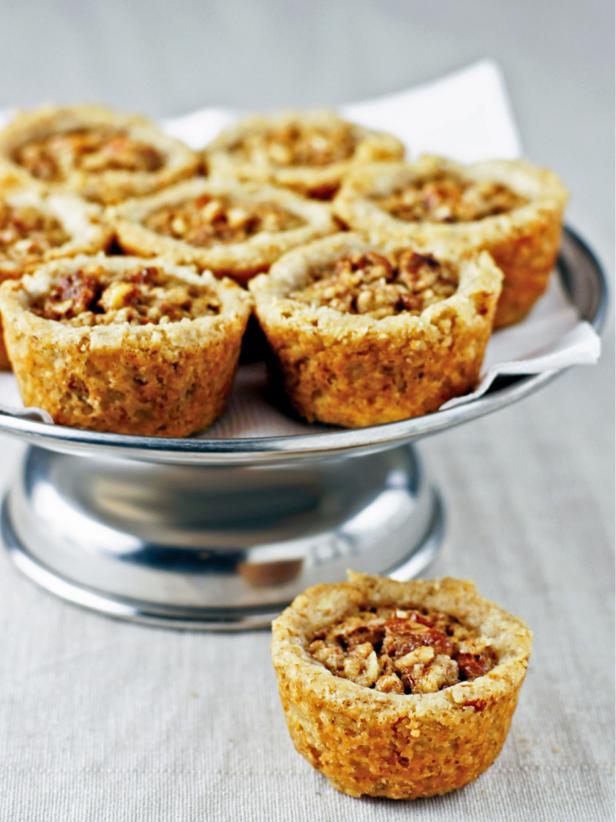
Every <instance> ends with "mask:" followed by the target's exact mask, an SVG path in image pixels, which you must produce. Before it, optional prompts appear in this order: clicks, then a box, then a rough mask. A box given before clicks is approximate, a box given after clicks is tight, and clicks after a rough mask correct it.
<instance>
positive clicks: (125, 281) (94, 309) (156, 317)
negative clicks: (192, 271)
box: [30, 266, 221, 326]
mask: <svg viewBox="0 0 616 822" xmlns="http://www.w3.org/2000/svg"><path fill="white" fill-rule="evenodd" d="M30 310H31V311H32V312H34V313H35V314H37V315H38V316H39V317H44V318H45V319H47V320H56V321H58V322H62V323H65V324H67V325H74V326H95V325H112V324H114V323H131V324H133V325H146V324H148V323H154V324H160V325H164V324H166V323H171V322H178V321H179V320H183V319H195V318H196V317H202V316H207V315H215V314H219V313H220V311H221V304H220V301H219V299H218V297H217V296H216V295H215V294H213V293H212V292H210V291H208V290H207V289H206V288H205V287H200V286H194V285H191V284H189V283H185V282H182V281H181V280H178V279H175V278H173V277H171V276H168V275H167V274H165V272H164V271H163V270H162V269H160V268H156V267H154V266H147V267H143V268H135V270H134V271H122V272H111V271H108V270H107V269H105V268H103V267H100V268H96V269H94V268H89V269H79V270H77V271H74V272H70V273H68V274H64V275H62V276H61V277H59V278H57V279H56V281H55V282H54V283H53V285H52V287H51V288H50V290H49V291H48V293H47V294H45V295H42V296H40V297H37V298H36V299H34V300H32V302H31V305H30Z"/></svg>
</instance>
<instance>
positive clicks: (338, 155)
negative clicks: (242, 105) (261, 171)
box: [230, 123, 357, 168]
mask: <svg viewBox="0 0 616 822" xmlns="http://www.w3.org/2000/svg"><path fill="white" fill-rule="evenodd" d="M356 143H357V141H356V138H355V133H354V130H353V127H352V126H351V125H350V124H348V123H339V124H336V125H331V126H328V127H324V126H321V127H319V126H314V125H304V124H300V123H288V124H286V125H284V126H280V127H278V128H270V129H267V130H266V131H259V132H255V133H254V134H250V135H246V136H244V137H242V138H241V139H240V140H238V141H237V142H236V143H234V144H233V145H232V146H230V151H231V152H232V153H233V154H236V155H240V156H241V157H242V158H243V159H245V160H246V161H247V162H253V163H256V164H267V165H274V166H280V167H282V168H285V167H289V166H314V167H320V166H328V165H331V164H332V163H338V162H341V161H343V160H348V159H349V157H351V156H352V155H353V153H354V151H355V148H356Z"/></svg>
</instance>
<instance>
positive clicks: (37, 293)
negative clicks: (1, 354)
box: [0, 255, 250, 437]
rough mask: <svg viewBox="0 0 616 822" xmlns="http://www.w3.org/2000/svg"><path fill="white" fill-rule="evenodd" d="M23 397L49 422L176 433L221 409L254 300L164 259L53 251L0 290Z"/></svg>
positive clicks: (0, 308) (123, 431) (8, 341)
mask: <svg viewBox="0 0 616 822" xmlns="http://www.w3.org/2000/svg"><path fill="white" fill-rule="evenodd" d="M0 313H1V314H2V320H3V323H4V329H5V339H6V345H7V348H8V352H9V356H10V358H11V362H12V364H13V370H14V371H15V376H16V378H17V384H18V387H19V391H20V393H21V396H22V399H23V401H24V403H25V404H26V405H28V406H37V407H39V408H43V409H45V410H46V411H48V412H49V413H50V414H51V416H52V417H53V419H54V421H55V422H56V423H59V424H62V425H71V426H76V427H78V428H90V429H94V430H97V431H111V432H114V433H119V434H140V435H148V436H169V437H182V436H187V435H189V434H192V433H194V432H195V431H198V430H200V429H202V428H205V427H206V426H208V425H210V424H211V423H212V422H213V421H214V420H215V419H216V418H217V417H218V416H219V415H220V414H221V413H222V411H223V409H224V407H225V403H226V400H227V397H228V395H229V392H230V390H231V385H232V382H233V377H234V374H235V369H236V366H237V361H238V356H239V351H240V344H241V340H242V335H243V333H244V329H245V327H246V323H247V321H248V316H249V314H250V298H249V296H248V295H247V294H246V292H244V291H243V290H242V289H241V288H239V286H237V285H235V283H232V282H231V281H230V280H222V281H221V280H217V279H216V278H215V277H213V276H212V275H211V274H207V273H204V274H202V275H200V276H199V275H197V274H196V273H195V272H194V271H193V270H192V269H189V268H180V267H177V266H174V265H171V264H170V263H168V262H166V261H164V260H157V259H154V260H148V261H147V262H146V261H144V260H141V259H138V258H133V257H104V256H102V255H100V256H97V257H76V258H74V259H71V260H58V261H56V262H53V263H48V264H46V265H44V266H42V267H40V268H38V269H37V270H36V272H35V273H34V274H31V275H29V276H27V277H24V278H23V279H22V280H20V281H9V282H6V283H4V285H3V286H2V287H1V288H0Z"/></svg>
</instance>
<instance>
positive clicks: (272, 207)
mask: <svg viewBox="0 0 616 822" xmlns="http://www.w3.org/2000/svg"><path fill="white" fill-rule="evenodd" d="M110 221H111V223H112V225H113V226H114V228H115V231H116V235H117V238H118V241H119V243H120V245H121V246H122V248H123V249H125V250H126V251H127V252H128V253H131V254H138V255H141V256H150V255H154V254H161V255H165V256H166V257H168V258H169V259H172V260H176V261H177V262H181V263H191V264H193V265H196V266H197V267H198V268H200V269H208V270H209V271H213V272H214V273H215V274H218V275H223V274H224V275H227V276H229V277H232V278H233V279H234V280H237V281H239V282H241V283H244V282H246V281H247V280H248V279H249V278H250V277H252V276H254V274H256V273H258V272H260V271H264V270H266V269H268V268H269V267H270V265H271V264H272V263H273V262H275V261H276V260H277V259H278V257H280V256H281V255H282V254H284V253H285V252H286V251H288V250H289V249H291V248H295V246H298V245H303V244H304V243H306V242H308V241H309V240H313V239H315V238H316V237H321V236H323V235H325V234H331V233H333V232H334V231H335V230H336V224H335V222H334V220H333V218H332V216H331V212H330V209H329V207H328V206H326V205H324V204H323V203H316V202H312V201H310V200H306V199H305V198H303V197H300V196H299V195H297V194H294V193H293V192H291V191H286V190H285V189H282V188H275V187H273V186H265V185H260V186H256V185H244V184H242V183H239V182H237V181H235V180H217V181H216V180H214V181H212V180H205V179H194V180H188V181H186V182H183V183H178V184H177V185H176V186H173V187H172V188H169V189H167V190H166V191H162V192H160V193H158V194H155V195H153V196H152V197H146V198H143V199H140V200H134V201H132V202H128V203H125V204H123V205H121V206H117V207H116V208H115V209H112V210H111V211H110Z"/></svg>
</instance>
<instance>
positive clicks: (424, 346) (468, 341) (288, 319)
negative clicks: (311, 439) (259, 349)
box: [250, 233, 502, 427]
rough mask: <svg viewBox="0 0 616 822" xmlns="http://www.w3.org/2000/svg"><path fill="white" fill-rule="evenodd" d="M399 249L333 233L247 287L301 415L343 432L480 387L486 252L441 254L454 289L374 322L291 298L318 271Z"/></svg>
mask: <svg viewBox="0 0 616 822" xmlns="http://www.w3.org/2000/svg"><path fill="white" fill-rule="evenodd" d="M395 248H396V245H395V244H394V245H393V246H385V245H382V244H380V245H375V244H371V243H367V242H366V241H364V240H362V238H361V237H359V236H358V235H356V234H351V233H348V234H347V233H343V234H337V235H334V236H333V237H328V238H325V239H324V240H318V241H316V242H314V243H311V244H310V245H308V246H305V247H303V248H301V249H296V250H295V251H293V252H290V253H289V254H287V255H285V256H284V257H283V258H282V259H281V260H279V262H278V263H276V264H275V265H274V266H272V268H271V270H270V273H269V274H268V275H263V276H261V277H257V278H255V279H254V280H253V281H252V282H251V283H250V290H251V291H252V293H253V294H254V296H255V303H256V315H257V318H258V320H259V323H260V325H261V327H262V328H263V331H264V333H265V335H266V337H267V339H268V342H269V345H270V347H271V350H272V353H273V356H274V360H275V368H276V372H277V374H278V375H279V376H280V378H281V380H282V383H283V386H284V390H285V392H286V394H287V396H288V397H289V399H290V401H291V402H292V404H293V406H294V407H295V409H296V410H297V411H298V412H299V413H300V414H301V415H302V416H304V417H305V418H306V419H308V420H310V421H312V420H319V421H321V422H325V423H330V424H334V425H342V426H346V427H361V426H366V425H375V424H379V423H384V422H392V421H395V420H401V419H406V418H408V417H412V416H419V415H421V414H425V413H428V412H430V411H435V410H436V409H437V408H438V407H439V406H440V405H442V403H443V402H445V401H446V400H448V399H450V398H451V397H454V396H457V395H460V394H463V393H465V392H466V391H467V390H469V389H470V388H472V387H473V386H474V385H475V383H476V382H477V379H478V377H479V371H480V368H481V363H482V360H483V354H484V350H485V346H486V344H487V341H488V338H489V336H490V332H491V328H492V317H493V314H494V309H495V307H496V301H497V299H498V295H499V293H500V283H501V279H502V274H501V272H500V271H499V270H498V269H497V268H496V266H495V265H494V263H493V261H492V260H491V258H490V257H489V256H488V255H487V254H481V255H480V256H478V257H474V258H471V259H459V260H456V259H455V258H443V259H444V260H448V261H449V262H450V264H451V265H454V266H455V267H456V269H457V271H458V276H459V282H458V287H457V290H456V291H455V293H454V294H453V295H452V296H450V297H448V298H447V299H444V300H441V301H439V302H436V303H433V304H432V305H429V306H428V307H427V308H425V309H424V310H423V311H422V312H421V313H420V314H419V315H415V314H412V313H410V312H402V313H398V314H396V315H394V316H388V317H385V318H383V319H375V318H374V317H371V316H366V315H354V314H348V313H341V312H339V311H336V310H334V309H332V308H329V307H327V306H320V307H313V306H311V305H306V304H305V303H302V302H299V301H298V300H293V299H291V298H290V295H291V294H292V293H293V291H295V290H296V289H298V288H301V287H302V286H304V285H305V284H306V283H307V281H308V280H309V277H310V272H311V270H312V269H313V268H314V267H315V266H316V267H320V266H322V265H323V264H325V263H328V262H333V261H336V260H337V259H338V258H339V257H340V256H341V255H345V254H347V253H349V252H358V251H359V252H364V251H366V252H369V251H377V252H379V253H389V252H390V251H392V250H394V249H395Z"/></svg>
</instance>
